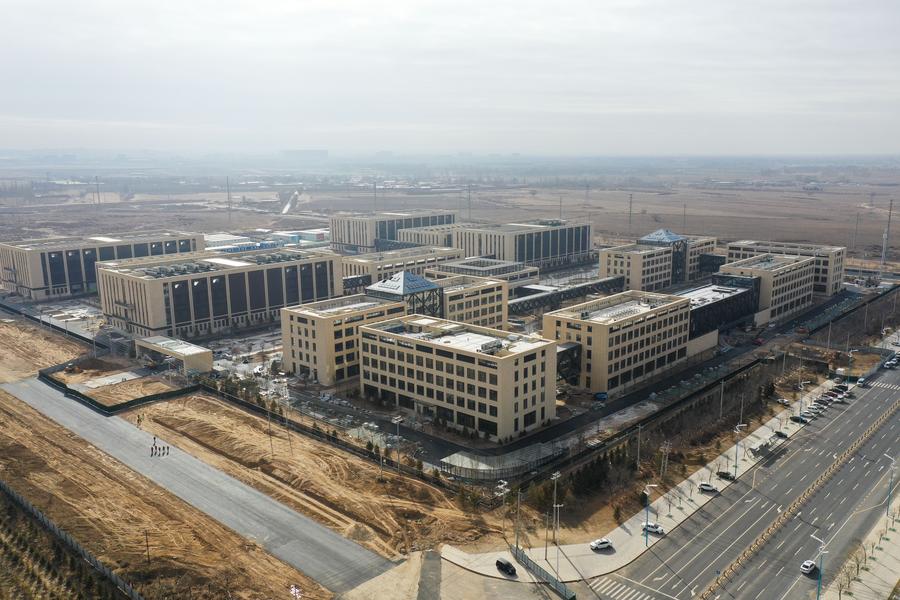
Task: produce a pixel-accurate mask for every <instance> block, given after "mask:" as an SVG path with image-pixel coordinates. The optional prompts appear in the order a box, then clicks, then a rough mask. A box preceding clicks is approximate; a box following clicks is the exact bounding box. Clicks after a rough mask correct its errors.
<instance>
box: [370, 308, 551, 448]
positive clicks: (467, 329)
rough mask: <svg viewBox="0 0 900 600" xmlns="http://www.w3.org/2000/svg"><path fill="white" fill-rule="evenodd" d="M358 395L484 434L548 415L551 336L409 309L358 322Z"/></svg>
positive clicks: (538, 422) (532, 424)
mask: <svg viewBox="0 0 900 600" xmlns="http://www.w3.org/2000/svg"><path fill="white" fill-rule="evenodd" d="M359 331H360V342H361V353H362V367H361V370H362V377H361V378H360V391H361V392H362V394H363V396H365V397H370V398H380V399H382V400H386V401H387V402H389V403H391V404H393V405H395V406H397V407H398V408H401V409H404V410H406V411H409V412H410V413H414V414H416V415H418V416H419V417H425V418H430V419H434V420H435V421H436V422H438V423H439V424H446V425H447V426H449V427H453V428H455V429H459V430H465V431H477V432H480V433H481V434H482V435H485V436H487V437H489V438H490V439H492V440H500V439H508V438H511V437H513V436H516V435H518V434H520V433H521V432H523V431H530V430H533V429H536V428H538V427H540V426H542V425H544V424H547V423H549V422H550V421H551V420H552V419H553V418H554V417H555V416H556V344H555V343H554V342H553V341H551V340H547V339H544V338H541V337H539V336H536V335H518V334H511V333H507V332H505V331H501V330H498V329H490V328H486V327H477V326H475V325H467V324H464V323H456V322H453V321H447V320H444V319H438V318H435V317H425V316H422V315H409V316H406V317H402V318H399V319H391V320H387V321H381V322H379V323H374V324H371V325H364V326H362V327H360V330H359Z"/></svg>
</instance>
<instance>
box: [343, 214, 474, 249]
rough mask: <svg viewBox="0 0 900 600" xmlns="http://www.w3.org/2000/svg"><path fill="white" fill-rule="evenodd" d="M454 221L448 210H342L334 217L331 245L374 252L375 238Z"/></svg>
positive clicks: (395, 235) (393, 239)
mask: <svg viewBox="0 0 900 600" xmlns="http://www.w3.org/2000/svg"><path fill="white" fill-rule="evenodd" d="M455 222H456V214H455V213H452V212H449V211H426V210H421V211H409V212H379V213H340V214H336V215H333V216H332V217H331V245H332V247H333V248H334V249H335V250H338V251H340V252H371V251H373V250H375V241H376V240H389V241H397V240H398V237H397V232H398V231H400V230H402V229H406V228H409V227H426V226H431V225H447V224H451V223H455Z"/></svg>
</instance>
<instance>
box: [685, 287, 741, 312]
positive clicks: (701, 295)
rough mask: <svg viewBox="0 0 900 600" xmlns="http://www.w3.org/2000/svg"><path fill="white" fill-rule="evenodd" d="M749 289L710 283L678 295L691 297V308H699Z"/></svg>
mask: <svg viewBox="0 0 900 600" xmlns="http://www.w3.org/2000/svg"><path fill="white" fill-rule="evenodd" d="M749 291H750V290H749V289H747V288H739V287H730V286H726V285H715V284H710V285H704V286H701V287H698V288H694V289H692V290H687V291H684V292H678V293H677V294H676V295H677V296H681V297H682V298H687V299H689V300H690V301H691V308H698V307H700V306H705V305H707V304H711V303H713V302H718V301H719V300H724V299H726V298H731V297H733V296H737V295H738V294H742V293H745V292H749Z"/></svg>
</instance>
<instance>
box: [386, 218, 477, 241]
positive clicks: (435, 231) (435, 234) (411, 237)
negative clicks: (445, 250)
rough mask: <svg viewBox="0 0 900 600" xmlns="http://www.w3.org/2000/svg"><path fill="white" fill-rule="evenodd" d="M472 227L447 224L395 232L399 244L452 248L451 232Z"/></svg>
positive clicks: (463, 224)
mask: <svg viewBox="0 0 900 600" xmlns="http://www.w3.org/2000/svg"><path fill="white" fill-rule="evenodd" d="M468 227H472V225H470V224H469V223H447V224H445V225H431V226H429V227H410V228H409V229H401V230H400V231H398V232H397V239H398V240H400V241H401V242H407V243H410V244H418V245H419V246H451V247H452V246H453V232H454V231H457V230H459V229H466V228H468Z"/></svg>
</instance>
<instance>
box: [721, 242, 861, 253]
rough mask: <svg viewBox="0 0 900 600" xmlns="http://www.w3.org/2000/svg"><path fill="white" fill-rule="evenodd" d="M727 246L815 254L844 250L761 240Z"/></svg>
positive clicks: (731, 243) (837, 247)
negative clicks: (782, 249)
mask: <svg viewBox="0 0 900 600" xmlns="http://www.w3.org/2000/svg"><path fill="white" fill-rule="evenodd" d="M728 245H729V246H756V247H765V248H792V249H795V250H798V251H807V252H816V251H817V250H825V251H826V252H833V251H835V250H844V249H845V248H844V247H843V246H828V245H824V244H811V243H807V242H766V241H763V240H738V241H736V242H730V243H729V244H728Z"/></svg>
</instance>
